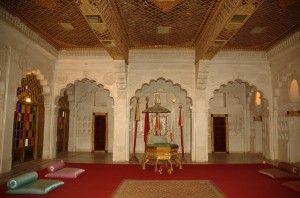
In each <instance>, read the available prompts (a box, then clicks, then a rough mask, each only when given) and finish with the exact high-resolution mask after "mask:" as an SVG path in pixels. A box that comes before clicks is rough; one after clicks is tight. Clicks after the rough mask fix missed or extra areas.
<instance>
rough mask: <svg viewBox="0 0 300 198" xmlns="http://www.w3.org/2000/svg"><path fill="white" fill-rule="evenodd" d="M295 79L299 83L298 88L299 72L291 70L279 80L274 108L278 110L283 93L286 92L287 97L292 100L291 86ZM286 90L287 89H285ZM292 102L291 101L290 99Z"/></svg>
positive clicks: (275, 92) (275, 90)
mask: <svg viewBox="0 0 300 198" xmlns="http://www.w3.org/2000/svg"><path fill="white" fill-rule="evenodd" d="M293 79H295V80H297V82H298V86H299V85H300V74H299V73H297V71H295V70H294V71H291V68H289V69H288V71H287V72H286V73H284V74H283V75H282V76H281V78H279V79H278V83H277V87H275V89H274V107H275V108H276V109H277V108H278V105H279V104H278V103H279V98H280V95H281V94H283V93H282V91H286V93H287V95H288V96H289V98H290V86H291V82H292V80H293ZM284 88H286V89H284ZM299 94H300V93H299ZM290 100H291V99H290Z"/></svg>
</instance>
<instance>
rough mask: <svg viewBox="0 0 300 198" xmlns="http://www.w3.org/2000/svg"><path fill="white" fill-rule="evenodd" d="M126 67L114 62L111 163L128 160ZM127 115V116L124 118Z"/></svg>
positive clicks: (122, 61)
mask: <svg viewBox="0 0 300 198" xmlns="http://www.w3.org/2000/svg"><path fill="white" fill-rule="evenodd" d="M126 68H127V66H126V63H125V61H124V60H119V61H115V70H116V73H115V74H116V85H117V94H116V97H115V100H114V103H115V105H114V107H113V108H114V110H113V111H114V138H113V139H114V141H113V142H114V147H113V161H128V160H129V134H128V133H129V129H128V126H129V124H128V123H129V117H130V116H128V114H127V112H128V111H127V102H126V100H127V75H126V72H127V69H126ZM124 115H127V116H124Z"/></svg>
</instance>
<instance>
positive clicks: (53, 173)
mask: <svg viewBox="0 0 300 198" xmlns="http://www.w3.org/2000/svg"><path fill="white" fill-rule="evenodd" d="M47 170H48V173H47V174H46V175H45V177H53V178H77V177H78V176H79V175H80V174H81V173H83V172H84V171H85V170H83V169H80V168H65V163H64V162H63V161H60V162H57V163H55V164H53V165H51V166H49V167H48V168H47Z"/></svg>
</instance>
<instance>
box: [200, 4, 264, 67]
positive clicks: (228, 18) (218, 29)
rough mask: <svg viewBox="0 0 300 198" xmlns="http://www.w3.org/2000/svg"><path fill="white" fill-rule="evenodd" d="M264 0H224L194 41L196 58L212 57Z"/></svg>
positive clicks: (208, 58)
mask: <svg viewBox="0 0 300 198" xmlns="http://www.w3.org/2000/svg"><path fill="white" fill-rule="evenodd" d="M263 1H264V0H225V1H222V2H221V4H220V7H219V9H218V10H217V12H216V14H215V15H214V17H213V19H212V20H211V23H209V24H208V25H207V27H206V29H205V31H204V32H203V33H201V34H200V36H199V37H198V39H197V40H196V42H195V46H196V60H195V62H196V63H197V62H198V61H199V60H200V59H203V60H210V59H212V58H213V57H214V56H215V55H216V54H217V53H218V52H219V51H220V50H221V49H222V48H223V47H224V46H225V44H226V43H227V42H228V41H229V40H230V39H231V38H232V37H233V36H234V35H235V34H236V33H237V32H238V31H239V29H240V28H241V27H242V26H243V25H244V24H245V23H246V21H247V20H248V19H249V18H250V17H251V15H252V14H253V13H254V12H255V11H256V9H257V8H258V7H259V6H260V5H261V4H262V2H263Z"/></svg>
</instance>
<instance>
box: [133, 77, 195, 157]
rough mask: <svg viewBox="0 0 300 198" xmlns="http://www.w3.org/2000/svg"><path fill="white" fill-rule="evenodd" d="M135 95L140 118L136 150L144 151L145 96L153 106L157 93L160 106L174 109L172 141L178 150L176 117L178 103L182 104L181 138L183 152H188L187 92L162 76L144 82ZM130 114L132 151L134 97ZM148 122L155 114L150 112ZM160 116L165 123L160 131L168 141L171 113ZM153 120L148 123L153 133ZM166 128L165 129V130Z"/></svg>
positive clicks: (189, 148) (188, 110) (188, 112)
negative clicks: (164, 119)
mask: <svg viewBox="0 0 300 198" xmlns="http://www.w3.org/2000/svg"><path fill="white" fill-rule="evenodd" d="M135 95H136V96H138V97H139V108H140V115H141V119H140V121H139V122H138V128H137V139H136V152H138V153H143V152H144V148H145V147H144V145H145V143H144V124H145V123H144V121H145V114H144V113H142V111H143V110H145V108H146V96H148V97H149V103H148V107H151V106H153V105H154V104H155V103H154V101H155V96H156V95H159V96H160V100H161V106H163V107H165V108H167V109H169V110H170V111H171V110H172V108H174V110H175V123H176V128H175V132H174V134H173V137H174V138H175V139H174V142H175V143H177V144H178V146H179V150H180V152H181V151H182V145H181V132H180V128H179V126H178V119H179V105H182V111H184V113H183V116H184V118H183V122H184V127H183V140H184V145H183V146H184V151H185V153H190V151H191V123H190V121H191V117H190V106H191V103H192V101H191V99H190V98H187V93H186V91H185V90H183V89H182V88H181V87H180V86H179V85H178V84H174V83H173V82H172V81H166V80H165V79H163V78H160V79H158V80H153V81H151V82H150V83H149V84H144V85H143V86H142V87H141V88H140V89H139V90H137V91H136V94H135ZM173 98H175V99H176V102H175V103H174V104H173V102H172V99H173ZM173 105H174V106H173ZM131 106H132V107H133V108H132V109H131V114H130V115H131V116H130V118H131V119H130V122H131V125H130V137H131V138H130V139H131V144H130V150H131V152H132V151H133V141H134V131H135V107H136V98H135V97H134V98H132V99H131ZM149 116H150V122H151V121H154V120H153V119H154V117H155V116H156V114H150V115H149ZM160 116H161V117H165V118H166V121H165V122H166V125H165V128H164V130H163V131H162V133H163V134H162V135H166V136H167V137H168V139H169V141H170V128H171V113H166V114H160ZM152 126H153V122H152V123H151V124H150V129H151V133H152V134H153V133H154V131H153V128H152ZM165 129H166V130H165Z"/></svg>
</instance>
